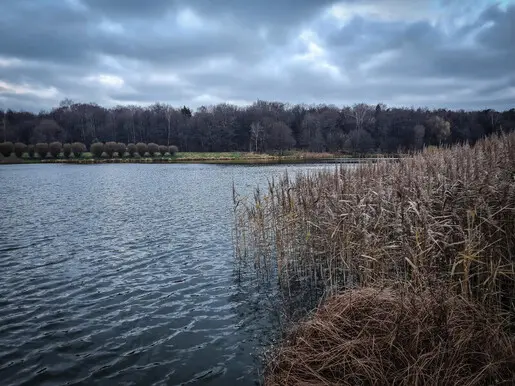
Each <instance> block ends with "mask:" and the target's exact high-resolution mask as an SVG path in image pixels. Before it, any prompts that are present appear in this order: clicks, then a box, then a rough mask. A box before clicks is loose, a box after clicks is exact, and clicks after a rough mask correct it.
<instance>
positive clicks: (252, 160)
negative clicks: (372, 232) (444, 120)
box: [0, 154, 401, 165]
mask: <svg viewBox="0 0 515 386" xmlns="http://www.w3.org/2000/svg"><path fill="white" fill-rule="evenodd" d="M321 155H322V154H321ZM400 158H401V157H400V156H390V157H386V156H383V157H351V156H342V155H336V154H334V155H328V154H323V156H321V157H317V156H307V157H299V156H273V155H265V156H263V157H247V156H241V157H218V158H217V157H209V156H206V157H191V158H189V157H184V158H182V157H175V158H108V159H105V158H68V159H66V158H59V159H23V158H17V157H12V156H11V157H8V158H0V165H23V164H72V165H96V164H111V163H115V164H232V165H274V164H303V163H334V164H340V163H349V164H358V163H369V162H371V163H373V162H377V161H397V160H399V159H400Z"/></svg>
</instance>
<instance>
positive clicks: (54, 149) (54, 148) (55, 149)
mask: <svg viewBox="0 0 515 386" xmlns="http://www.w3.org/2000/svg"><path fill="white" fill-rule="evenodd" d="M62 148H63V144H62V143H61V142H52V143H51V144H50V145H48V152H49V153H50V154H51V155H52V157H54V158H57V157H58V156H59V153H61V150H62Z"/></svg>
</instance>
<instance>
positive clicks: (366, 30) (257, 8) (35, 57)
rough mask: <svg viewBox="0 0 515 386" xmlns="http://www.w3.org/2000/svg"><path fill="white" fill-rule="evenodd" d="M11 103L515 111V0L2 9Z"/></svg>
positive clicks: (135, 1)
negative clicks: (260, 103)
mask: <svg viewBox="0 0 515 386" xmlns="http://www.w3.org/2000/svg"><path fill="white" fill-rule="evenodd" d="M0 14H2V15H3V18H2V23H0V36H2V39H0V108H13V109H28V110H32V111H38V110H40V109H48V108H50V107H52V106H55V105H57V104H58V103H59V101H60V100H62V99H64V98H71V99H74V100H76V101H82V102H95V103H98V104H102V105H106V106H111V105H116V104H149V103H153V102H156V101H160V102H166V103H171V104H173V105H183V104H186V105H189V106H192V107H198V106H200V105H209V104H214V103H220V102H229V103H236V104H246V103H251V102H252V101H255V100H256V99H265V100H280V101H283V102H290V103H327V104H336V105H342V104H353V103H356V102H366V103H378V102H383V103H386V104H388V105H395V106H411V105H415V106H427V107H449V108H464V109H476V108H479V109H482V108H497V109H507V108H513V107H515V103H514V101H515V66H514V65H513V63H515V4H514V2H513V1H499V2H497V3H495V2H491V1H482V0H477V1H467V2H463V1H460V0H440V1H427V0H411V1H409V2H408V1H405V0H364V1H362V0H360V1H353V0H347V1H329V0H316V1H315V0H313V1H311V0H262V1H261V2H246V1H245V2H244V1H239V0H225V1H224V0H197V1H186V0H154V1H146V2H141V1H139V0H17V1H8V0H0Z"/></svg>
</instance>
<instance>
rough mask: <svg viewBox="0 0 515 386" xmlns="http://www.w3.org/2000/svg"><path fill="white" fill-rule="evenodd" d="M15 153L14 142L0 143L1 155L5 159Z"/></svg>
mask: <svg viewBox="0 0 515 386" xmlns="http://www.w3.org/2000/svg"><path fill="white" fill-rule="evenodd" d="M13 151H14V145H13V143H12V142H2V143H0V153H1V154H2V155H3V156H4V157H9V156H10V155H11V153H12V152H13Z"/></svg>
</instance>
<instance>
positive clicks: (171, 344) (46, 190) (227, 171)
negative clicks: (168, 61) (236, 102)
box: [0, 164, 334, 386]
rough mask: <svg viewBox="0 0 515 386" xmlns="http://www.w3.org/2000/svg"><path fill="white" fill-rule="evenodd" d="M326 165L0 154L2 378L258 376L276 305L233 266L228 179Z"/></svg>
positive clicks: (274, 326)
mask: <svg viewBox="0 0 515 386" xmlns="http://www.w3.org/2000/svg"><path fill="white" fill-rule="evenodd" d="M327 167H334V166H328V165H307V164H298V165H260V166H250V165H249V166H234V165H207V164H204V165H202V164H172V165H160V164H157V165H155V164H148V165H145V164H101V165H59V164H52V165H5V166H0V203H1V204H0V270H1V272H2V275H1V278H0V378H1V379H2V381H1V383H2V385H5V386H6V385H21V384H23V385H45V384H48V385H56V384H67V385H78V384H87V385H91V384H98V385H104V384H105V385H114V384H125V385H129V384H131V385H178V384H198V385H204V384H205V385H231V384H240V385H255V384H256V383H257V382H259V379H260V371H261V361H260V359H261V357H260V355H261V353H262V350H263V349H264V348H265V347H266V346H267V345H268V344H270V343H271V341H272V340H273V339H274V338H275V337H276V334H277V331H278V318H277V314H276V313H274V310H273V309H271V308H270V307H269V303H268V302H267V301H266V298H267V296H266V293H265V294H263V293H262V292H263V291H265V292H266V289H264V290H263V291H260V290H256V287H254V286H253V285H249V284H248V283H242V282H241V281H240V280H239V276H238V274H237V272H236V271H237V270H236V269H235V264H234V253H233V246H232V233H231V229H232V224H233V217H232V208H233V206H232V205H233V204H232V186H233V183H234V185H235V187H236V189H237V191H238V192H240V193H247V194H250V193H252V191H253V188H254V187H255V186H257V185H263V186H265V185H266V182H267V179H268V178H271V177H277V176H280V175H282V174H283V173H284V171H285V170H288V172H289V173H291V174H293V175H294V174H295V173H296V172H305V171H308V170H316V169H322V168H327Z"/></svg>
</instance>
